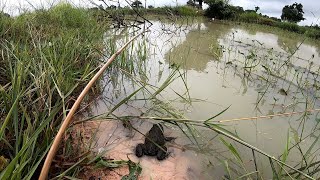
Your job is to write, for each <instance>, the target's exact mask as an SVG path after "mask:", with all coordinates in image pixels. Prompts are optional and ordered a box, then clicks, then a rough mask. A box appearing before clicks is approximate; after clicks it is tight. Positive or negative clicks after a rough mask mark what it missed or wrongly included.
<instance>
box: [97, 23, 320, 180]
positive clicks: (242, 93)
mask: <svg viewBox="0 0 320 180" xmlns="http://www.w3.org/2000/svg"><path fill="white" fill-rule="evenodd" d="M128 31H130V30H128ZM128 31H127V32H128ZM131 31H132V30H131ZM115 34H116V36H114V35H115ZM106 36H107V37H116V38H117V40H116V42H118V43H121V42H123V41H124V39H121V37H124V36H121V33H119V32H108V33H107V35H106ZM142 44H144V45H146V48H145V53H146V55H147V58H146V60H145V61H143V62H140V61H139V59H141V56H139V53H138V54H137V56H136V57H135V58H132V60H134V61H135V62H139V63H135V65H134V66H135V67H136V68H137V69H140V70H139V71H136V73H135V78H136V79H140V80H143V81H145V82H148V83H149V84H151V85H153V86H157V87H160V86H161V84H162V83H163V82H164V81H165V79H166V78H167V77H168V76H169V74H170V72H172V68H170V67H173V66H176V65H179V66H180V71H181V73H184V77H185V81H182V80H181V79H179V78H178V79H177V80H175V81H174V82H172V83H171V84H170V85H169V86H168V87H167V88H166V89H165V90H164V91H163V92H162V93H161V96H159V98H160V99H161V100H163V101H166V102H168V103H169V104H170V106H172V107H174V108H176V109H177V111H178V112H179V113H181V114H182V115H183V116H184V117H186V118H190V119H194V120H204V119H208V118H210V117H212V116H214V115H215V114H218V113H219V112H221V111H222V110H224V109H225V108H227V107H228V106H230V108H229V109H228V110H227V111H226V112H224V113H223V114H221V115H220V116H218V117H216V118H215V119H214V120H213V121H218V120H230V119H235V118H244V117H255V116H263V115H272V114H279V113H285V112H298V111H304V110H306V109H315V108H319V100H318V97H319V91H318V89H319V87H320V83H318V80H319V78H318V76H317V74H319V65H320V58H319V54H320V49H319V47H320V46H319V43H318V42H315V41H312V40H306V39H304V38H303V37H300V36H298V35H295V34H291V33H288V32H284V31H280V30H274V29H271V28H268V27H263V26H251V25H250V26H249V25H230V24H229V25H228V24H226V23H222V22H210V21H205V20H196V21H186V22H184V23H182V22H178V23H176V24H172V23H168V22H167V23H162V22H160V21H154V22H153V26H152V27H151V32H150V33H148V34H146V36H145V37H143V38H141V39H139V40H138V41H137V42H136V43H135V44H134V46H133V49H135V48H139V47H141V45H142ZM140 51H142V50H141V48H140ZM140 53H141V52H140ZM133 54H134V53H133ZM140 55H141V54H140ZM111 74H112V75H110V74H109V75H106V76H105V77H104V81H102V84H103V85H105V90H104V91H103V95H102V96H101V100H99V101H98V102H97V105H96V106H95V107H94V109H93V115H98V114H102V113H105V112H107V110H108V109H111V108H112V106H114V105H115V104H117V103H118V102H120V101H121V100H122V99H123V98H125V97H126V96H128V95H129V94H130V93H132V92H134V91H135V90H136V89H138V86H137V85H135V83H133V81H132V78H126V77H123V76H121V75H116V73H114V72H113V73H111ZM122 74H123V73H122ZM110 79H111V80H112V81H109V80H110ZM184 82H186V84H187V87H188V90H186V87H185V83H184ZM177 94H179V95H182V96H184V97H187V96H186V94H189V95H190V97H191V100H192V104H188V103H186V102H185V101H183V100H182V99H180V98H179V96H178V95H177ZM143 97H145V94H144V93H141V94H139V95H137V96H135V98H133V99H132V100H131V101H129V102H128V103H127V104H126V105H122V106H121V107H120V108H118V109H117V110H116V111H115V114H116V116H118V117H121V116H127V115H132V116H139V115H141V114H147V116H161V117H166V115H165V114H161V113H157V112H156V111H154V110H153V111H151V112H148V109H149V108H150V106H152V103H150V102H148V101H145V100H141V99H143ZM303 115H304V114H303V113H300V114H295V115H291V116H278V117H273V118H259V119H254V120H241V121H238V120H233V121H224V122H222V123H219V124H223V125H224V127H225V128H226V129H228V130H230V131H231V132H233V133H235V134H237V135H238V136H239V137H240V138H241V139H243V140H244V141H246V142H248V143H249V144H251V145H253V146H255V147H257V148H259V149H261V150H262V151H264V152H266V153H268V154H270V155H272V156H275V157H278V156H279V155H281V154H282V153H283V152H284V149H285V146H286V143H287V141H288V140H289V147H290V146H292V145H293V144H296V143H297V142H298V141H300V140H301V141H302V142H300V147H301V149H302V151H303V152H306V151H307V150H308V148H309V147H310V146H312V144H314V146H313V149H312V150H311V152H314V151H315V150H317V149H318V148H319V147H320V145H319V144H320V143H318V142H316V143H314V141H315V140H316V138H317V136H319V131H315V130H314V129H315V127H316V125H317V119H318V114H317V113H316V112H315V113H309V114H305V116H303ZM151 122H152V121H151ZM131 123H132V124H133V126H134V127H135V128H137V129H139V131H141V132H142V133H146V132H147V131H148V129H150V127H151V123H150V121H147V122H146V121H144V120H140V119H137V118H135V119H131ZM197 130H198V131H197V133H196V134H197V139H198V144H199V146H200V147H201V150H199V149H198V148H197V147H198V146H197V145H195V143H194V142H193V143H192V142H190V140H189V139H188V138H187V137H186V136H185V135H184V134H183V133H182V132H181V131H180V130H179V129H177V128H176V127H174V126H171V125H168V126H167V127H166V128H165V135H170V136H175V137H177V139H176V140H175V141H174V142H173V143H168V147H169V152H170V153H171V154H170V156H169V158H168V159H167V160H164V161H162V162H159V161H157V160H155V158H152V157H143V158H140V159H138V158H136V157H135V155H134V147H135V145H136V144H137V143H141V142H143V139H144V138H143V136H142V135H141V134H139V133H137V132H135V131H130V130H128V129H126V128H124V127H123V126H122V123H120V122H118V121H108V122H103V123H102V124H101V126H100V129H99V132H98V134H97V147H96V150H97V151H103V150H107V153H106V156H108V157H112V158H115V159H127V158H130V159H131V160H133V161H135V162H140V164H141V166H142V168H143V171H142V178H143V179H150V178H151V179H222V178H223V177H226V176H225V175H227V174H228V173H227V171H226V166H228V167H232V168H234V169H235V171H236V172H232V173H231V176H232V177H231V178H235V177H239V176H241V175H243V174H246V173H249V172H253V171H255V167H254V163H253V157H252V152H251V150H250V149H248V148H246V147H244V146H242V145H240V144H238V143H236V142H233V141H232V140H230V139H228V138H225V137H223V136H217V133H215V132H213V131H210V130H208V129H204V128H197ZM312 132H313V133H312ZM310 133H312V135H310ZM308 135H309V136H308ZM220 137H222V138H224V139H225V140H227V141H228V142H231V143H232V144H233V145H234V147H235V148H236V149H237V150H238V151H239V153H240V156H241V157H242V160H243V162H242V163H240V164H241V165H240V166H238V165H236V164H239V163H237V160H236V158H234V156H233V155H232V154H231V153H230V152H229V151H228V149H227V148H226V146H225V145H224V144H223V143H222V142H221V138H220ZM305 137H306V138H305ZM311 154H312V153H311ZM256 156H257V167H258V170H259V172H260V174H259V176H261V177H264V178H271V177H272V173H271V168H270V164H269V160H268V158H266V157H264V156H262V155H259V154H256ZM313 156H315V155H314V154H313V155H311V156H310V157H313ZM317 159H319V157H317V156H315V159H314V161H316V160H317ZM300 161H301V154H299V151H298V150H297V149H295V148H293V149H292V151H290V154H289V155H288V160H287V163H288V164H291V165H293V166H294V165H296V164H298V162H300ZM232 168H231V169H232ZM252 177H255V176H252Z"/></svg>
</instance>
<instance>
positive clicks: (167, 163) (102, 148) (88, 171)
mask: <svg viewBox="0 0 320 180" xmlns="http://www.w3.org/2000/svg"><path fill="white" fill-rule="evenodd" d="M133 126H134V127H135V128H137V129H138V130H139V131H140V132H142V133H144V134H145V133H146V132H147V131H149V130H150V128H151V127H152V124H151V123H149V122H143V123H141V122H137V123H135V124H133ZM97 128H98V131H97V132H96V136H95V140H94V141H95V146H94V149H93V151H95V152H99V153H101V152H104V157H105V158H107V159H114V160H131V161H133V162H135V163H140V166H141V167H142V172H141V175H140V177H139V179H141V180H149V179H153V180H162V179H178V180H179V179H204V177H202V172H201V166H199V163H196V162H194V159H196V158H197V157H192V156H197V154H196V153H195V152H191V151H186V150H185V149H184V148H182V146H179V145H177V144H179V137H177V139H176V140H175V142H174V143H167V144H166V146H167V147H168V152H170V155H169V157H168V158H167V159H165V160H163V161H158V160H157V159H156V157H149V156H143V157H142V158H138V157H136V155H135V154H134V152H135V147H136V145H137V144H138V143H143V142H144V139H145V138H144V136H143V135H142V134H140V133H139V132H136V131H134V130H129V129H128V128H125V127H124V126H123V125H122V123H121V122H119V121H100V122H99V121H94V122H86V123H83V124H79V125H76V126H75V128H74V129H76V131H81V133H82V134H83V135H82V137H84V138H85V139H86V141H88V140H89V139H90V138H92V136H93V135H94V134H95V131H96V129H97ZM164 134H165V136H174V137H176V136H175V135H174V134H173V130H171V129H169V128H165V130H164ZM128 173H129V170H128V167H127V166H123V167H121V168H115V169H112V170H111V169H106V168H104V169H95V168H93V167H88V168H85V171H83V172H82V173H81V174H80V175H79V178H82V179H89V178H90V177H91V176H93V177H96V178H101V179H121V177H122V176H124V175H127V174H128Z"/></svg>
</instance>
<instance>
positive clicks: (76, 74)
mask: <svg viewBox="0 0 320 180" xmlns="http://www.w3.org/2000/svg"><path fill="white" fill-rule="evenodd" d="M0 27H2V28H1V30H0V33H1V34H0V46H1V48H0V51H1V52H0V65H1V66H0V68H1V71H0V73H1V79H0V125H1V128H0V149H1V151H0V158H1V159H2V160H1V161H0V167H3V168H2V172H1V174H0V179H33V178H37V176H38V172H39V170H40V169H39V168H41V166H42V163H43V160H44V157H45V155H46V153H47V151H48V150H49V147H50V144H51V143H52V141H53V138H54V136H55V134H56V131H57V129H58V127H59V126H60V123H61V121H62V119H63V117H65V116H66V114H67V112H68V108H69V107H70V106H71V105H72V104H73V102H74V100H75V98H76V96H77V95H78V94H79V93H80V90H82V88H83V87H84V85H85V84H86V83H87V82H88V81H89V80H90V78H91V77H92V76H93V72H94V71H95V68H96V66H97V65H98V60H99V58H100V55H99V53H98V50H100V49H102V42H103V30H102V29H103V28H102V27H101V26H100V25H99V24H97V23H96V21H95V19H94V18H93V17H92V16H91V15H90V14H89V13H87V10H85V9H81V8H75V7H72V6H71V5H69V4H58V5H57V6H54V7H52V8H50V9H48V10H44V9H42V10H37V11H34V12H28V13H24V14H21V15H19V16H18V17H15V18H9V17H2V16H1V19H0ZM96 88H98V87H96ZM63 153H65V152H60V155H61V154H62V155H63ZM74 153H77V151H75V152H74ZM68 158H71V157H68V156H66V157H64V161H68ZM64 168H68V167H64ZM64 168H63V167H61V166H60V167H59V168H57V169H55V171H54V172H53V171H52V173H50V174H51V177H54V176H55V173H57V174H59V173H61V171H62V170H63V169H64Z"/></svg>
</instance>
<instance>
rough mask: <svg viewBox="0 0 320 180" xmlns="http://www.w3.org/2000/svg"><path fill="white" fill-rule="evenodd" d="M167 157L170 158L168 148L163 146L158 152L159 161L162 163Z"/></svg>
mask: <svg viewBox="0 0 320 180" xmlns="http://www.w3.org/2000/svg"><path fill="white" fill-rule="evenodd" d="M166 157H168V153H167V147H165V146H162V147H161V149H160V148H159V150H158V153H157V159H158V160H159V161H161V160H164V159H165V158H166Z"/></svg>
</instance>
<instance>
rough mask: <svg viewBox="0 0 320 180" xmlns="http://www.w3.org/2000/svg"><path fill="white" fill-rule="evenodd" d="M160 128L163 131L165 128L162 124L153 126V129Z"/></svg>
mask: <svg viewBox="0 0 320 180" xmlns="http://www.w3.org/2000/svg"><path fill="white" fill-rule="evenodd" d="M157 127H159V128H160V129H161V131H163V126H162V124H160V123H158V124H153V126H152V128H157Z"/></svg>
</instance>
